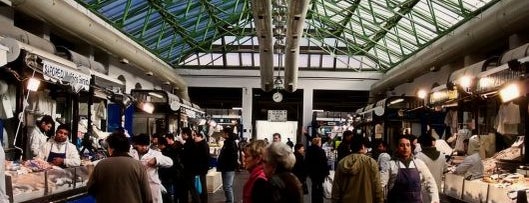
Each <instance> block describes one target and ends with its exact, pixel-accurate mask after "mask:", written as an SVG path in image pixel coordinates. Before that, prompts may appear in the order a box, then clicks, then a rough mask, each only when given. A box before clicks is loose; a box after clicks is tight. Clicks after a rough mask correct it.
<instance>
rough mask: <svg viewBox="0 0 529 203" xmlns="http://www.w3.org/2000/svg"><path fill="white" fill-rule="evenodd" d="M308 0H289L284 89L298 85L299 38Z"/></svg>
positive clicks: (295, 87) (289, 89)
mask: <svg viewBox="0 0 529 203" xmlns="http://www.w3.org/2000/svg"><path fill="white" fill-rule="evenodd" d="M309 3H310V0H291V1H290V5H289V13H288V20H287V39H286V46H285V84H284V85H285V89H286V90H287V91H289V92H294V91H296V89H297V85H298V73H299V70H298V68H299V67H298V57H299V40H300V39H301V37H303V27H304V25H305V16H306V15H307V10H308V8H309Z"/></svg>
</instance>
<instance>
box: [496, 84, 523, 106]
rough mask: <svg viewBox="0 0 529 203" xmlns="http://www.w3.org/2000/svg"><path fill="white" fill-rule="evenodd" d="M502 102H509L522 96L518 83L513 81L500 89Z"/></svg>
mask: <svg viewBox="0 0 529 203" xmlns="http://www.w3.org/2000/svg"><path fill="white" fill-rule="evenodd" d="M500 97H501V101H502V102H509V101H512V100H514V99H516V98H518V97H520V88H519V87H518V85H517V84H516V83H511V84H509V85H507V86H505V87H504V88H502V89H501V90H500Z"/></svg>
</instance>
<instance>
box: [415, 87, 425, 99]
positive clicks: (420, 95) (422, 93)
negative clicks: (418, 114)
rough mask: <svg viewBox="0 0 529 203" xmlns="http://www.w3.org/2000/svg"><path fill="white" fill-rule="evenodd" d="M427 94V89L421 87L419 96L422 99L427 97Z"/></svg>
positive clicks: (418, 92)
mask: <svg viewBox="0 0 529 203" xmlns="http://www.w3.org/2000/svg"><path fill="white" fill-rule="evenodd" d="M427 95H428V92H427V91H426V90H423V89H420V90H419V91H417V97H419V98H421V99H425V98H426V96H427Z"/></svg>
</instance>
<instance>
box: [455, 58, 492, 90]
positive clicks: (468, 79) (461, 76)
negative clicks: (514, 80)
mask: <svg viewBox="0 0 529 203" xmlns="http://www.w3.org/2000/svg"><path fill="white" fill-rule="evenodd" d="M494 60H496V61H497V57H496V58H494V59H487V60H483V61H480V62H477V63H475V64H472V65H469V66H467V67H464V68H461V69H459V70H457V71H454V72H453V73H452V74H450V77H449V78H448V82H451V83H452V84H454V85H458V86H460V87H463V88H468V87H470V86H471V85H473V84H472V81H473V80H474V79H476V78H477V76H478V75H479V74H480V73H481V72H482V71H483V70H487V69H488V68H489V67H496V66H497V62H496V63H493V61H494ZM464 83H467V84H464Z"/></svg>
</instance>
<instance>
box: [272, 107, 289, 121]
mask: <svg viewBox="0 0 529 203" xmlns="http://www.w3.org/2000/svg"><path fill="white" fill-rule="evenodd" d="M268 121H270V122H285V121H287V110H268Z"/></svg>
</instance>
